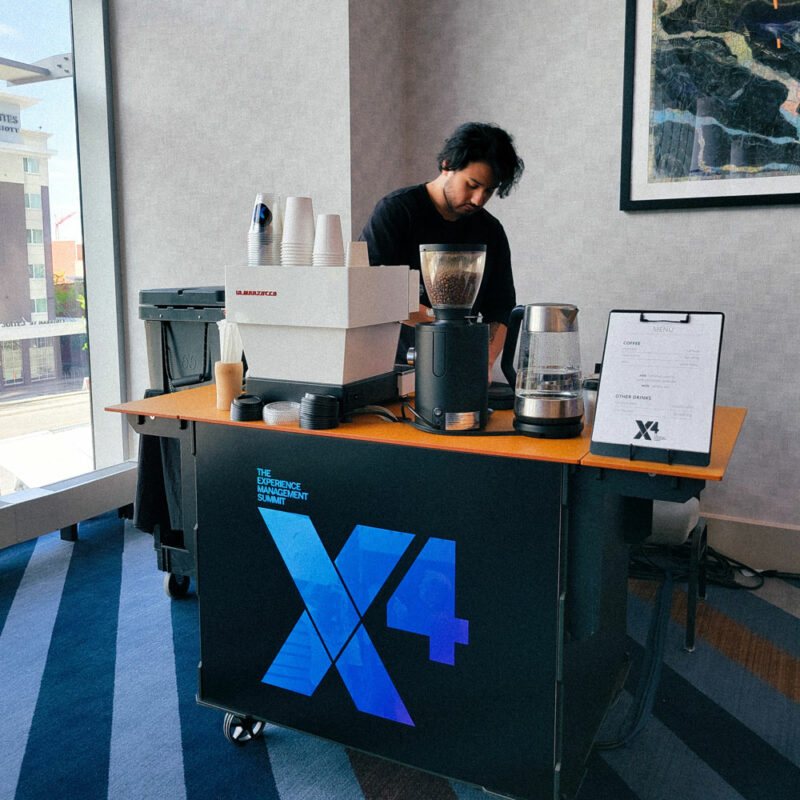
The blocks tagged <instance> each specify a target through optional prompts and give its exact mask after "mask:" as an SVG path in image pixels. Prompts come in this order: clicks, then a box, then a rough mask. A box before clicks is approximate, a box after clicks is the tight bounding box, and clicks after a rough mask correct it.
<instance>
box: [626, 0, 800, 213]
mask: <svg viewBox="0 0 800 800" xmlns="http://www.w3.org/2000/svg"><path fill="white" fill-rule="evenodd" d="M798 202H800V0H791V1H790V0H726V1H725V2H720V0H627V11H626V31H625V83H624V94H623V135H622V169H621V177H620V208H621V209H622V210H636V209H651V208H691V207H702V206H743V205H766V204H774V203H798Z"/></svg>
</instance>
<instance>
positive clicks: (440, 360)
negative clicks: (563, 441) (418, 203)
mask: <svg viewBox="0 0 800 800" xmlns="http://www.w3.org/2000/svg"><path fill="white" fill-rule="evenodd" d="M419 250H420V270H421V272H422V280H423V282H424V284H425V290H426V291H427V293H428V298H429V300H430V302H431V305H432V306H433V314H434V320H433V321H432V322H422V323H419V324H418V325H417V326H416V327H415V333H416V345H415V348H414V351H413V352H412V353H410V354H409V363H410V364H414V369H415V373H416V374H415V392H416V393H415V402H414V406H415V409H414V411H415V418H414V425H415V426H416V427H418V428H420V429H422V430H426V431H432V432H434V433H443V434H457V433H464V432H466V431H473V430H480V429H482V428H484V427H485V426H486V422H487V419H488V416H489V405H488V388H489V382H488V369H489V326H488V325H486V324H483V323H479V322H477V320H476V319H475V317H473V316H471V311H472V306H473V304H474V303H475V298H476V297H477V295H478V290H479V289H480V285H481V280H482V278H483V270H484V267H485V265H486V245H482V244H423V245H420V248H419Z"/></svg>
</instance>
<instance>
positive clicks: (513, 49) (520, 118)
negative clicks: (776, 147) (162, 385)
mask: <svg viewBox="0 0 800 800" xmlns="http://www.w3.org/2000/svg"><path fill="white" fill-rule="evenodd" d="M111 5H112V29H113V32H114V40H113V42H114V67H115V78H116V81H115V90H116V105H117V114H118V119H117V136H118V142H117V145H118V158H119V172H120V190H121V193H122V199H121V202H122V218H123V242H122V256H123V264H124V268H125V271H126V286H127V308H128V330H129V337H130V342H129V353H130V356H131V359H130V364H131V366H130V370H131V387H132V390H131V395H132V396H140V395H141V394H142V392H143V391H144V389H145V387H146V375H147V371H146V366H145V364H144V358H143V354H144V334H143V330H142V326H141V324H140V323H138V322H137V319H136V314H137V310H136V309H137V305H136V303H137V298H136V293H137V292H138V290H139V289H140V288H148V287H154V286H168V285H190V284H209V283H221V282H222V280H223V266H224V265H225V264H227V263H235V262H242V261H243V259H244V256H245V252H244V231H245V226H246V222H247V218H248V215H249V211H250V206H251V203H252V197H253V195H254V193H255V192H256V191H264V190H270V189H274V190H277V191H280V192H282V193H283V194H284V195H285V194H310V195H312V196H313V197H314V200H315V205H316V208H317V210H318V211H320V212H323V211H327V212H333V213H340V214H342V215H343V216H344V217H345V218H346V223H345V224H346V225H349V224H350V221H351V220H352V227H353V230H354V232H355V233H356V234H357V233H358V231H359V230H360V228H361V226H362V225H363V223H364V221H365V219H366V216H367V214H368V213H369V211H370V209H371V208H372V205H373V204H374V203H375V201H376V200H377V199H378V198H379V197H381V196H382V195H383V194H384V193H385V192H387V191H389V190H390V189H392V188H396V187H397V186H400V185H406V184H410V183H414V182H418V181H423V180H427V179H430V178H433V177H434V176H435V170H436V167H435V155H436V152H437V151H438V148H439V146H440V145H441V142H442V140H443V139H444V138H445V136H447V135H448V134H449V133H450V132H451V130H452V128H453V127H454V126H455V125H456V124H457V123H459V122H461V121H464V120H466V119H479V120H488V121H493V122H496V123H498V124H500V125H502V126H504V127H506V128H507V129H508V130H510V131H511V132H512V133H513V134H514V136H515V138H516V141H517V144H518V148H519V150H520V153H521V154H522V156H523V158H524V159H525V161H526V164H527V169H526V172H525V175H524V177H523V180H522V183H521V184H520V186H519V187H518V188H517V190H516V191H515V192H514V193H512V195H511V196H510V197H509V198H507V199H505V200H500V199H497V198H495V199H493V200H492V201H491V203H490V206H489V210H490V211H492V212H493V213H495V214H496V215H497V216H499V217H500V219H501V220H502V221H503V223H504V224H505V226H506V230H507V232H508V235H509V240H510V242H511V247H512V253H513V258H514V269H515V275H516V283H517V294H518V299H519V301H520V302H539V301H562V302H573V303H576V304H577V305H578V306H579V307H580V309H581V312H580V313H581V316H580V323H581V330H582V335H581V347H582V355H583V359H584V366H585V368H586V369H589V368H590V367H591V366H592V365H593V363H594V362H595V361H597V360H599V359H600V357H601V355H602V341H603V335H604V332H605V325H606V320H607V316H608V312H609V310H610V309H612V308H619V307H639V306H642V307H654V308H689V309H693V310H719V311H723V312H725V314H726V327H725V336H724V341H723V350H722V362H721V366H720V379H719V394H718V402H719V403H720V404H723V405H737V406H746V407H747V408H748V416H747V419H746V422H745V427H744V429H743V432H742V435H741V437H740V440H739V443H738V445H737V448H736V451H735V454H734V458H733V461H732V464H731V466H730V470H729V472H728V475H727V476H726V479H725V481H724V482H723V483H722V484H719V485H712V486H709V487H708V489H707V490H706V492H705V493H704V495H703V508H704V511H706V512H707V513H710V514H713V515H716V516H718V517H724V518H731V519H733V520H745V521H756V522H759V523H762V524H765V525H767V526H768V527H769V526H774V527H776V528H777V529H782V530H785V529H791V530H792V531H793V534H792V535H793V536H794V539H790V540H788V541H790V542H792V543H794V542H796V541H797V537H798V536H800V533H798V532H800V515H799V514H798V497H800V448H798V447H797V446H796V442H795V437H796V434H797V432H798V423H797V402H798V397H800V386H798V384H799V383H800V375H799V374H798V372H797V370H795V369H793V365H794V362H795V360H796V359H795V357H794V356H795V353H796V352H797V350H798V344H800V336H799V335H798V325H799V324H800V311H798V308H797V305H796V304H795V302H794V301H796V298H798V297H800V291H799V290H800V278H798V270H797V268H796V266H795V264H794V260H795V257H794V251H795V247H794V244H793V241H792V239H791V238H790V237H788V236H787V235H785V233H784V232H785V231H788V230H791V227H792V224H793V222H794V221H795V220H796V218H797V215H798V213H800V211H798V209H797V208H795V207H784V208H781V207H773V208H747V209H717V210H713V209H712V210H700V211H697V210H694V211H670V212H647V213H641V212H639V213H623V212H621V211H619V210H618V193H619V155H620V129H621V104H622V67H623V31H624V3H621V2H619V0H593V1H592V2H589V0H575V2H573V3H571V4H570V5H569V11H568V14H567V17H568V18H565V10H564V4H563V3H561V2H558V0H537V2H536V3H531V2H529V0H503V1H502V2H493V3H488V2H485V1H484V0H437V2H429V1H428V0H411V1H410V2H407V3H405V4H399V3H394V2H391V0H351V2H350V3H349V4H348V3H347V2H346V0H316V1H314V0H296V1H295V2H292V1H291V0H282V1H280V2H269V3H262V4H254V3H251V2H247V0H230V2H226V3H225V4H224V5H223V4H221V3H219V2H210V0H207V2H205V3H203V2H200V3H195V4H189V5H187V4H185V3H183V2H178V0H170V1H169V2H163V0H160V1H159V0H146V2H142V0H112V4H111ZM256 7H259V8H261V11H260V13H258V14H256V13H254V8H256ZM223 9H224V11H223ZM554 30H555V31H557V32H558V33H557V35H554V33H553V32H554Z"/></svg>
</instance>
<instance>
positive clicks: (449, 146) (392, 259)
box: [361, 122, 525, 382]
mask: <svg viewBox="0 0 800 800" xmlns="http://www.w3.org/2000/svg"><path fill="white" fill-rule="evenodd" d="M438 163H439V175H438V177H437V178H435V179H434V180H432V181H430V182H429V183H423V184H419V185H418V186H409V187H406V188H404V189H398V190H396V191H394V192H392V193H391V194H389V195H387V196H386V197H384V198H383V199H382V200H381V201H379V202H378V204H377V205H376V206H375V209H374V211H373V212H372V215H371V216H370V218H369V220H367V224H366V225H365V226H364V230H363V231H362V233H361V239H362V240H363V241H366V242H367V247H368V249H369V260H370V264H373V265H379V264H408V265H409V266H411V267H412V268H414V269H419V263H420V262H419V246H420V245H421V244H462V243H463V244H485V245H486V265H485V268H484V276H483V281H482V283H481V288H480V291H479V292H478V297H477V298H476V300H475V305H474V307H473V309H472V310H473V313H474V314H480V315H481V318H482V321H483V322H486V323H488V324H489V365H488V366H489V373H488V374H489V381H490V382H491V375H492V365H493V364H494V362H495V361H496V360H497V357H498V356H499V355H500V353H501V352H502V351H503V343H504V342H505V338H506V324H507V321H508V314H509V312H510V311H511V309H512V308H513V307H514V305H515V304H516V292H515V290H514V278H513V275H512V272H511V253H510V251H509V247H508V239H507V238H506V234H505V231H504V230H503V226H502V225H501V224H500V223H499V222H498V220H497V219H495V217H493V216H492V215H491V214H490V213H489V212H488V211H486V209H484V206H485V205H486V203H487V202H488V201H489V198H491V196H492V195H493V194H494V193H495V192H497V194H498V195H499V196H500V197H506V196H507V195H508V193H509V192H510V191H511V188H512V187H513V186H514V184H516V182H517V181H518V180H519V179H520V177H521V175H522V171H523V169H524V166H525V165H524V164H523V161H522V159H521V158H519V157H518V156H517V153H516V151H515V150H514V143H513V139H512V137H511V136H510V135H509V134H508V133H506V132H505V131H504V130H502V129H501V128H498V127H497V126H496V125H489V124H486V123H479V122H468V123H465V124H464V125H461V126H460V127H459V128H457V129H456V131H455V132H454V133H453V135H452V136H450V138H449V139H447V141H446V142H445V143H444V147H443V148H442V151H441V152H440V153H439V156H438ZM419 293H420V307H419V311H418V312H414V313H413V314H411V316H410V317H409V319H408V320H407V322H406V323H404V324H403V326H402V328H401V334H400V343H399V345H398V349H397V360H398V362H400V363H405V361H406V353H407V352H408V348H409V347H413V345H414V327H413V326H414V325H415V324H416V323H418V322H429V321H430V315H429V313H428V309H429V308H430V306H431V302H430V300H429V299H428V296H427V293H426V292H425V287H424V285H423V283H422V281H420V286H419Z"/></svg>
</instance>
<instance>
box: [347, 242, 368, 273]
mask: <svg viewBox="0 0 800 800" xmlns="http://www.w3.org/2000/svg"><path fill="white" fill-rule="evenodd" d="M345 265H346V266H348V267H368V266H369V251H368V250H367V243H366V242H348V243H347V258H346V259H345Z"/></svg>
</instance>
